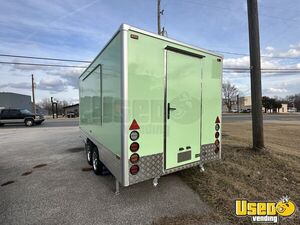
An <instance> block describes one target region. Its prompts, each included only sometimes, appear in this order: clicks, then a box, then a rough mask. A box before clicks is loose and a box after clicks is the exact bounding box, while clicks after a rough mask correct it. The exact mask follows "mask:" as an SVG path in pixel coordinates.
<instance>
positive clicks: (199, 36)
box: [0, 0, 300, 103]
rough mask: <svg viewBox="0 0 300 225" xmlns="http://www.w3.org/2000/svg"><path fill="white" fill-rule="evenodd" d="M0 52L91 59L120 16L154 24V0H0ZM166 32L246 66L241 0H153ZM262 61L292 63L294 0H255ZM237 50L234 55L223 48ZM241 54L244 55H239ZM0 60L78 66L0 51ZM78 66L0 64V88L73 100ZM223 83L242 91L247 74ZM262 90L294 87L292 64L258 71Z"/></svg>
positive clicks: (298, 89) (298, 53) (295, 53)
mask: <svg viewBox="0 0 300 225" xmlns="http://www.w3.org/2000/svg"><path fill="white" fill-rule="evenodd" d="M0 1H1V7H0V54H14V55H28V56H37V57H53V58H63V59H76V60H88V61H90V60H93V59H94V57H95V56H96V55H97V54H98V53H99V52H100V50H101V49H102V48H103V46H104V45H105V44H106V43H107V42H108V41H109V39H110V38H111V37H112V35H113V34H114V33H115V32H116V30H117V29H118V28H119V26H120V25H121V24H122V23H127V24H130V25H132V26H135V27H138V28H141V29H144V30H147V31H150V32H154V33H155V32H156V31H157V27H156V26H157V21H156V0H64V1H60V0H51V1H48V0H24V1H21V0H10V1H5V0H0ZM161 8H162V9H164V15H163V16H162V26H163V27H165V29H166V31H167V34H168V37H170V38H173V39H176V40H179V41H182V42H185V43H187V44H191V45H194V46H197V47H200V48H204V49H209V50H213V51H221V52H223V55H224V67H249V56H247V55H248V54H249V44H248V43H249V42H248V22H247V1H246V0H226V1H223V0H161ZM259 20H260V44H261V54H262V55H263V56H264V57H262V59H261V63H262V68H266V69H278V68H284V69H300V26H299V22H300V1H299V0H285V1H282V0H259ZM224 52H230V53H241V54H242V55H236V54H228V53H224ZM243 54H245V55H243ZM0 61H9V62H29V63H47V64H64V65H77V66H86V65H87V64H86V63H71V62H55V61H46V60H33V59H21V58H8V57H0ZM82 71H83V69H81V68H58V67H40V66H25V65H5V64H0V77H1V80H0V92H3V91H4V92H16V93H21V94H27V95H31V74H34V77H35V86H36V99H37V101H41V100H42V99H44V98H50V97H51V96H53V97H54V98H55V99H57V100H67V101H69V102H70V103H76V102H78V77H79V75H80V74H81V72H82ZM223 80H224V82H226V81H229V82H231V83H232V84H234V85H236V86H237V87H238V89H239V91H240V95H241V96H243V95H244V96H246V95H250V75H249V73H245V72H243V73H241V72H240V71H229V72H228V71H227V72H224V74H223ZM262 91H263V95H268V96H271V97H274V96H278V97H285V96H287V95H291V94H296V93H300V71H299V72H290V73H286V72H281V73H263V74H262Z"/></svg>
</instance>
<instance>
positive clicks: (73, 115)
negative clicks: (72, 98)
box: [67, 112, 76, 118]
mask: <svg viewBox="0 0 300 225" xmlns="http://www.w3.org/2000/svg"><path fill="white" fill-rule="evenodd" d="M75 116H76V115H75V113H74V112H67V117H68V118H75Z"/></svg>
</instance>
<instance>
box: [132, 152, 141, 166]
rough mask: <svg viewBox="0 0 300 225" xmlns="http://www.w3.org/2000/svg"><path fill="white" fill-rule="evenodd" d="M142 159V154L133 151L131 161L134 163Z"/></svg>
mask: <svg viewBox="0 0 300 225" xmlns="http://www.w3.org/2000/svg"><path fill="white" fill-rule="evenodd" d="M139 159H140V156H139V155H138V154H137V153H133V154H132V155H131V156H130V162H131V163H132V164H134V163H137V162H138V161H139Z"/></svg>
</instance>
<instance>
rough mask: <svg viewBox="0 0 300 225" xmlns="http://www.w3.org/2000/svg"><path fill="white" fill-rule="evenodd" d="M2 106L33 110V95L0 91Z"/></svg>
mask: <svg viewBox="0 0 300 225" xmlns="http://www.w3.org/2000/svg"><path fill="white" fill-rule="evenodd" d="M0 108H16V109H28V110H29V111H31V110H32V103H31V97H30V95H22V94H18V93H12V92H0Z"/></svg>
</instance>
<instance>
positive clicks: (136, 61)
mask: <svg viewBox="0 0 300 225" xmlns="http://www.w3.org/2000/svg"><path fill="white" fill-rule="evenodd" d="M174 49H177V50H178V52H176V51H177V50H176V51H175V50H174ZM167 67H169V68H168V69H167ZM170 68H171V69H170ZM221 80H222V57H221V56H219V55H216V54H213V53H210V52H208V51H205V50H201V49H198V48H194V47H192V46H188V45H185V44H183V43H180V42H177V41H174V40H171V39H168V38H165V37H161V36H158V35H154V34H151V33H148V32H145V31H142V30H139V29H137V28H133V27H130V26H128V25H122V26H121V27H120V29H119V31H118V32H117V33H116V34H115V35H114V37H113V38H112V39H111V41H110V42H109V43H108V44H107V45H106V46H105V48H104V49H103V50H102V51H101V52H100V53H99V55H98V56H97V57H96V58H95V60H94V61H93V62H92V63H91V65H90V66H89V67H88V68H87V69H86V70H85V71H84V72H83V74H82V75H81V76H80V85H79V86H80V87H79V90H80V129H81V131H82V136H83V138H84V140H85V141H87V139H90V140H92V141H93V142H94V144H96V145H97V147H98V149H99V155H100V160H101V161H103V162H104V164H105V165H106V166H107V167H108V168H109V169H110V170H111V172H112V173H113V175H114V176H115V177H116V178H117V180H118V181H119V182H120V183H121V184H122V185H123V186H128V185H131V184H134V183H138V182H141V181H143V180H147V179H150V178H155V177H159V176H162V175H165V174H168V173H171V172H174V171H178V170H181V169H184V168H188V167H191V166H195V165H199V164H201V163H203V162H206V161H210V160H215V159H219V158H220V154H221V151H220V152H218V153H214V149H215V145H214V142H215V132H216V130H215V121H216V118H217V117H220V118H221ZM167 83H168V85H167ZM181 85H182V87H181ZM177 88H178V90H179V92H181V93H182V94H186V93H187V94H188V95H191V96H192V95H193V97H194V99H195V101H196V103H195V104H194V105H193V104H192V107H195V105H196V108H194V110H192V114H191V116H189V115H185V118H184V119H183V120H181V121H180V122H179V123H177V124H176V121H175V123H174V121H173V122H172V123H173V125H172V123H171V120H168V119H167V115H166V112H167V111H166V110H167V109H166V106H167V103H168V101H169V98H171V97H172V95H174V96H175V98H176V89H177ZM181 89H187V90H186V91H182V90H181ZM183 100H184V98H182V99H181V101H183ZM183 103H184V104H186V103H187V102H185V101H183ZM172 104H173V103H172ZM186 105H187V106H189V105H190V102H188V103H187V104H186ZM179 114H180V108H178V106H177V111H174V112H172V114H171V117H172V118H174V116H175V115H179ZM134 119H135V120H136V121H137V122H138V124H139V126H140V129H138V132H139V138H138V140H137V142H138V143H139V146H140V148H139V150H138V152H137V153H138V154H139V156H140V160H139V161H138V162H137V165H138V166H139V168H140V171H139V172H138V173H137V175H131V174H130V172H129V168H130V167H131V166H132V165H133V163H131V162H130V156H131V155H132V152H131V151H130V144H131V143H132V142H133V141H132V140H131V139H130V137H129V136H130V132H131V130H130V125H131V123H132V121H133V120H134ZM179 130H181V131H180V132H179V133H178V131H179ZM174 132H177V133H176V134H179V136H178V137H180V138H178V140H176V135H174ZM191 136H193V138H191ZM170 137H171V138H172V140H171V139H168V138H170ZM179 139H180V140H181V142H182V141H183V142H184V140H185V139H186V140H187V142H186V143H185V142H184V146H186V147H191V148H192V150H191V151H190V152H191V154H190V156H188V157H190V158H187V155H186V154H185V155H184V154H182V156H183V157H179V153H180V151H181V150H180V149H178V146H177V145H178V144H177V142H178V143H179V142H180V140H179ZM219 140H220V138H219ZM166 145H168V146H169V147H170V146H172V145H173V146H175V148H177V149H176V150H172V149H171V150H170V149H169V150H168V149H167V147H166ZM188 145H191V146H188ZM176 146H177V147H176ZM172 148H173V147H172ZM100 151H101V152H100ZM102 151H103V152H102ZM177 151H178V153H177ZM184 152H189V151H188V150H187V149H184ZM173 153H174V154H173ZM101 157H102V159H101ZM179 158H180V159H179Z"/></svg>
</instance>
